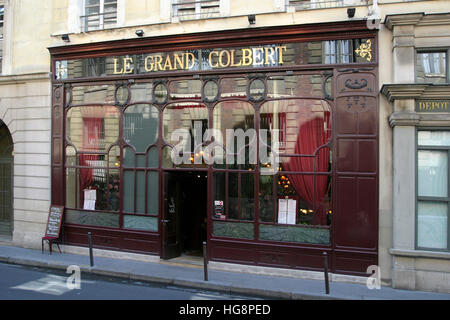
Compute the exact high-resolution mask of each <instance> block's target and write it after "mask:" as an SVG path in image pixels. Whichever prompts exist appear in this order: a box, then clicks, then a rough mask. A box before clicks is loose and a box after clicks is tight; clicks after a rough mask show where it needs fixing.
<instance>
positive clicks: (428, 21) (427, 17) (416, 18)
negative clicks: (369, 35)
mask: <svg viewBox="0 0 450 320" xmlns="http://www.w3.org/2000/svg"><path fill="white" fill-rule="evenodd" d="M446 24H450V13H449V12H444V13H431V14H425V13H423V12H418V13H407V14H394V15H387V16H386V19H385V26H386V27H387V28H388V29H389V30H392V28H393V27H395V26H406V25H417V26H435V25H446Z"/></svg>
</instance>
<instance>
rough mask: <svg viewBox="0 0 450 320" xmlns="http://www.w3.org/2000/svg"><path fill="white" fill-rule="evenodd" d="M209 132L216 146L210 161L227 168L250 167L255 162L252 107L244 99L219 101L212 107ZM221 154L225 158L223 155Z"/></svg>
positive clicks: (253, 111) (253, 114)
mask: <svg viewBox="0 0 450 320" xmlns="http://www.w3.org/2000/svg"><path fill="white" fill-rule="evenodd" d="M213 124H214V130H213V136H214V141H215V143H216V144H218V145H222V146H223V149H222V150H223V151H225V150H226V157H224V154H223V152H218V151H220V148H218V147H217V148H216V149H215V150H214V151H215V152H216V153H215V158H214V164H216V163H217V164H220V163H226V164H227V165H229V166H230V168H235V169H238V168H240V169H251V168H252V167H253V166H254V165H255V164H256V163H257V149H256V147H257V143H256V138H257V136H256V131H255V129H254V128H255V110H254V108H253V106H252V105H251V104H250V103H248V102H242V101H226V102H220V103H218V104H217V105H216V107H215V108H214V113H213ZM224 158H225V159H224Z"/></svg>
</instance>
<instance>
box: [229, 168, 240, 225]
mask: <svg viewBox="0 0 450 320" xmlns="http://www.w3.org/2000/svg"><path fill="white" fill-rule="evenodd" d="M228 219H236V220H237V219H239V173H236V172H229V173H228Z"/></svg>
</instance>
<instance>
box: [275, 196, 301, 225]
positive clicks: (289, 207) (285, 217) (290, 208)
mask: <svg viewBox="0 0 450 320" xmlns="http://www.w3.org/2000/svg"><path fill="white" fill-rule="evenodd" d="M296 208H297V200H294V199H278V223H279V224H295V222H296V221H295V218H296V215H295V213H296Z"/></svg>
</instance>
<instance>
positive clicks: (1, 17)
mask: <svg viewBox="0 0 450 320" xmlns="http://www.w3.org/2000/svg"><path fill="white" fill-rule="evenodd" d="M4 17H5V6H4V5H0V39H3V21H4Z"/></svg>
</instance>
